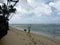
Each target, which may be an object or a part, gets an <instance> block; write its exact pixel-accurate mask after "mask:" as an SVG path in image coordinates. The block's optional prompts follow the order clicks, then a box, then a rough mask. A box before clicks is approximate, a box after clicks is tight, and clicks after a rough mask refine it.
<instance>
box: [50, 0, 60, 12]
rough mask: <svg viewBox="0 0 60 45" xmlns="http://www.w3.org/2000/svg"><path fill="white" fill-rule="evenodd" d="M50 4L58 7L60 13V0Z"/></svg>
mask: <svg viewBox="0 0 60 45" xmlns="http://www.w3.org/2000/svg"><path fill="white" fill-rule="evenodd" d="M49 5H50V6H52V7H54V8H56V10H58V13H60V0H58V1H56V2H50V3H49Z"/></svg>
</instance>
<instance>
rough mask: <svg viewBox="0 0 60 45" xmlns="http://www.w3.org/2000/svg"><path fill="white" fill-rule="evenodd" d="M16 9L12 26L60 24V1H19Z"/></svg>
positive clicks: (11, 22)
mask: <svg viewBox="0 0 60 45" xmlns="http://www.w3.org/2000/svg"><path fill="white" fill-rule="evenodd" d="M15 8H16V9H17V11H16V13H15V14H13V16H12V18H11V19H10V18H9V19H10V20H9V23H10V24H30V23H31V24H60V0H19V2H18V3H17V5H16V6H15ZM10 17H11V16H10Z"/></svg>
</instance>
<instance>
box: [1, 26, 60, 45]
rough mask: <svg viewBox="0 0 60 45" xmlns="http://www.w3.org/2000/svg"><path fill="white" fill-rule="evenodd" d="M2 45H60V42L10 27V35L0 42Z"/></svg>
mask: <svg viewBox="0 0 60 45" xmlns="http://www.w3.org/2000/svg"><path fill="white" fill-rule="evenodd" d="M0 45H60V40H57V39H53V38H49V37H46V36H42V35H37V34H33V33H27V32H24V31H21V30H17V29H14V28H12V27H10V30H9V31H8V34H7V35H6V36H5V37H4V38H2V39H1V40H0Z"/></svg>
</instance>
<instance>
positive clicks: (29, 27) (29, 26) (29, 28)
mask: <svg viewBox="0 0 60 45" xmlns="http://www.w3.org/2000/svg"><path fill="white" fill-rule="evenodd" d="M30 30H31V24H29V25H28V33H30Z"/></svg>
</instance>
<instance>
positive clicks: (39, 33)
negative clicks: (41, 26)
mask: <svg viewBox="0 0 60 45" xmlns="http://www.w3.org/2000/svg"><path fill="white" fill-rule="evenodd" d="M11 27H13V28H15V29H17V30H21V31H24V29H22V28H18V27H14V26H11ZM27 32H28V31H27ZM31 33H34V34H37V35H43V36H47V37H49V38H55V39H58V40H60V38H59V37H56V36H53V35H50V34H46V33H43V32H36V31H32V30H31Z"/></svg>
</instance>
